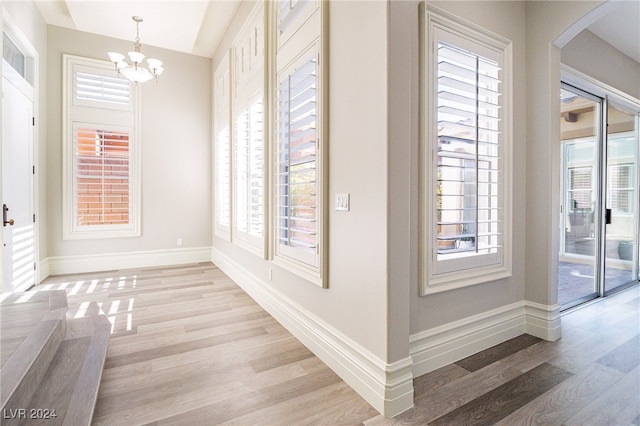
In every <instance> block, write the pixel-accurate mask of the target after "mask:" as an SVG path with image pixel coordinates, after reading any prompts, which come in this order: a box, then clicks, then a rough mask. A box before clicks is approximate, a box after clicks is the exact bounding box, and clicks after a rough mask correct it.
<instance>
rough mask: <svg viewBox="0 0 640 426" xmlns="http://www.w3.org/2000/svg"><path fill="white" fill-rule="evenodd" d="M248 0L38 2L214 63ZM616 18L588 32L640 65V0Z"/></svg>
mask: <svg viewBox="0 0 640 426" xmlns="http://www.w3.org/2000/svg"><path fill="white" fill-rule="evenodd" d="M242 1H246V0H135V1H121V0H36V4H37V5H38V8H39V9H40V11H41V12H42V15H43V16H44V19H45V21H46V22H47V23H48V24H51V25H57V26H61V27H66V28H71V29H75V30H79V31H86V32H90V33H95V34H100V35H103V36H108V37H114V38H119V39H123V40H131V41H133V39H134V38H135V24H134V22H133V21H132V20H131V17H132V16H134V15H137V16H140V17H142V18H143V19H144V22H143V23H141V24H140V40H141V42H142V43H143V44H147V45H152V46H157V47H163V48H166V49H171V50H177V51H179V52H185V53H191V54H194V55H199V56H205V57H212V56H213V54H214V53H215V50H216V48H217V46H218V44H219V43H220V41H221V40H222V37H223V36H224V33H225V31H226V29H227V26H228V25H229V22H230V21H231V19H232V18H233V16H234V14H235V13H236V11H237V9H238V7H239V5H240V3H241V2H242ZM613 3H614V4H613V5H612V7H611V8H610V10H611V12H610V13H609V14H608V15H606V16H604V17H603V18H601V19H600V20H599V21H597V22H595V23H594V24H592V25H591V26H590V27H589V28H588V29H589V30H590V31H591V32H592V33H594V34H596V35H597V36H598V37H600V38H602V39H603V40H605V41H606V42H607V43H609V44H610V45H612V46H614V47H616V48H617V49H618V50H620V51H621V52H623V53H625V54H626V55H627V56H629V57H630V58H633V59H634V60H636V61H637V62H640V0H629V1H623V0H613Z"/></svg>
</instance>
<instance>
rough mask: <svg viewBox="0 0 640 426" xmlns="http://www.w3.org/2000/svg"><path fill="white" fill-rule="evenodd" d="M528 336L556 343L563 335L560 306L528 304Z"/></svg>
mask: <svg viewBox="0 0 640 426" xmlns="http://www.w3.org/2000/svg"><path fill="white" fill-rule="evenodd" d="M524 309H525V313H526V318H527V326H526V331H527V334H531V335H532V336H536V337H539V338H541V339H544V340H550V341H552V342H553V341H556V340H558V339H559V338H560V336H561V335H562V325H561V323H560V305H558V304H556V305H541V304H540V303H535V302H526V304H525V307H524Z"/></svg>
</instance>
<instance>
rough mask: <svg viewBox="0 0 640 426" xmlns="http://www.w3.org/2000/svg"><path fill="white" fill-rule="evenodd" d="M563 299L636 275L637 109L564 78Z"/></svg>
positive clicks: (601, 290) (587, 295) (564, 302)
mask: <svg viewBox="0 0 640 426" xmlns="http://www.w3.org/2000/svg"><path fill="white" fill-rule="evenodd" d="M560 97H561V118H560V123H561V125H560V130H561V154H562V175H561V185H562V188H561V193H562V205H561V221H560V223H561V229H562V232H561V236H560V240H561V241H560V242H561V243H560V253H559V262H558V265H559V266H558V303H559V304H560V305H561V306H562V308H563V309H566V308H569V307H572V306H575V305H577V304H579V303H582V302H585V301H587V300H590V299H593V298H596V297H599V296H604V295H605V294H608V293H610V292H611V291H615V290H617V289H618V290H619V289H621V288H624V287H626V286H628V285H632V284H633V283H637V280H638V209H639V207H638V203H639V201H638V191H637V188H638V173H637V166H638V112H637V110H636V111H634V110H633V109H631V108H628V107H626V106H625V107H622V106H618V105H617V104H615V103H613V102H611V101H610V100H609V99H607V98H606V96H605V97H599V96H595V95H593V94H591V93H588V92H585V91H582V90H580V89H578V88H575V87H572V86H569V85H566V84H563V85H562V89H561V96H560Z"/></svg>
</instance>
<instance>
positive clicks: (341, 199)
mask: <svg viewBox="0 0 640 426" xmlns="http://www.w3.org/2000/svg"><path fill="white" fill-rule="evenodd" d="M349 198H350V197H349V193H346V194H336V211H339V212H348V211H349V209H350V207H351V206H350V203H349Z"/></svg>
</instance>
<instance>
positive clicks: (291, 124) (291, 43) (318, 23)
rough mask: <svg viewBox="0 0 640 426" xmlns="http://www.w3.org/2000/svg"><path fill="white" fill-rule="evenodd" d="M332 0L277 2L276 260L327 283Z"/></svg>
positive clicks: (324, 283) (322, 283)
mask: <svg viewBox="0 0 640 426" xmlns="http://www.w3.org/2000/svg"><path fill="white" fill-rule="evenodd" d="M326 3H327V2H318V1H297V2H296V1H289V0H281V1H279V2H278V3H277V9H276V19H275V22H276V29H277V40H276V44H277V45H276V61H275V62H276V71H277V80H276V82H275V85H274V89H275V91H276V93H275V119H276V123H275V132H276V134H275V138H274V144H275V145H274V165H273V171H274V177H273V185H274V188H273V193H274V196H275V200H274V210H273V215H274V222H273V223H274V225H273V226H274V231H273V237H274V240H275V241H274V261H275V262H278V263H280V264H281V265H283V266H284V267H286V268H288V269H289V270H290V271H292V272H294V273H297V274H298V275H300V276H303V277H305V278H306V279H308V280H309V281H311V282H313V283H315V284H318V285H320V286H324V287H326V286H327V281H326V272H325V271H324V269H325V267H326V262H325V257H324V254H323V250H324V247H323V244H324V240H325V236H324V232H325V226H324V223H323V218H324V216H325V213H324V209H325V206H326V196H325V192H326V191H325V184H324V182H323V179H324V176H325V173H324V170H323V167H324V166H325V165H326V162H325V161H324V160H325V159H324V147H325V145H326V140H324V134H325V133H324V131H323V123H324V121H323V108H324V106H325V105H326V97H325V96H326V95H325V94H324V92H323V87H324V84H323V81H324V80H323V77H324V73H323V66H322V65H323V62H322V61H323V58H324V57H325V55H324V54H323V48H325V47H326V44H325V43H324V41H323V39H322V26H323V22H324V18H323V16H324V14H326V9H325V8H326Z"/></svg>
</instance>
